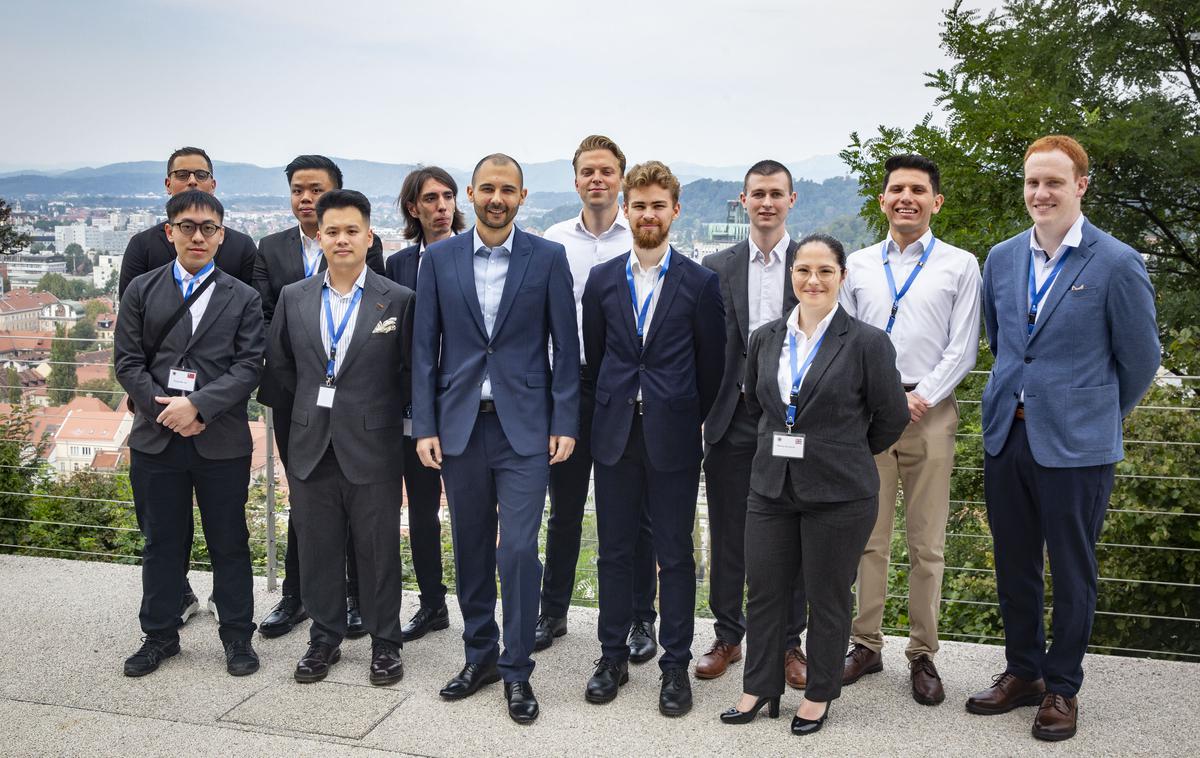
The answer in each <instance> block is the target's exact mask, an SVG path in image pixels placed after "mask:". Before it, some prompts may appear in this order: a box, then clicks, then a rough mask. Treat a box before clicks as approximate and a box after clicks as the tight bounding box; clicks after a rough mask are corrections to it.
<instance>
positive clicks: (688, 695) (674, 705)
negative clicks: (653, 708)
mask: <svg viewBox="0 0 1200 758" xmlns="http://www.w3.org/2000/svg"><path fill="white" fill-rule="evenodd" d="M690 710H692V682H691V680H690V679H689V678H688V670H687V669H686V668H677V669H667V670H666V671H664V672H663V673H662V690H661V691H660V692H659V693H658V712H659V713H661V714H662V715H664V716H672V717H674V716H682V715H684V714H686V713H687V712H688V711H690Z"/></svg>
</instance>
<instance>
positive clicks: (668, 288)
mask: <svg viewBox="0 0 1200 758" xmlns="http://www.w3.org/2000/svg"><path fill="white" fill-rule="evenodd" d="M632 254H633V253H632V252H631V253H630V255H632ZM670 256H671V257H670V260H669V261H668V263H667V273H666V274H665V275H663V278H662V281H660V282H659V283H658V286H660V287H662V294H660V295H659V296H658V302H657V303H656V304H655V305H654V318H653V319H651V320H650V328H649V330H647V332H646V338H645V341H644V342H643V343H642V350H643V351H644V350H645V349H646V348H648V347H650V341H651V340H652V339H654V335H656V334H658V332H659V328H660V327H661V326H662V323H663V321H664V320H666V318H667V314H668V313H670V312H671V302H672V301H673V300H674V299H675V293H676V292H678V291H679V283H680V281H681V280H682V279H683V272H681V271H680V270H679V251H677V250H676V249H675V248H673V247H672V248H670ZM630 302H631V303H632V302H633V301H630ZM633 333H634V335H635V337H636V335H637V324H636V323H635V324H634V331H633Z"/></svg>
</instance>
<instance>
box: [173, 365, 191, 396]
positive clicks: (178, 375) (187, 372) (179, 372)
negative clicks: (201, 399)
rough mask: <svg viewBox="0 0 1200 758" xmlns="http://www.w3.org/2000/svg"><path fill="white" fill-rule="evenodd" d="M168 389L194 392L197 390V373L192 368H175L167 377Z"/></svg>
mask: <svg viewBox="0 0 1200 758" xmlns="http://www.w3.org/2000/svg"><path fill="white" fill-rule="evenodd" d="M167 389H172V390H182V391H184V392H194V391H195V390H196V372H195V371H193V370H192V369H190V368H173V369H171V373H170V374H168V375H167Z"/></svg>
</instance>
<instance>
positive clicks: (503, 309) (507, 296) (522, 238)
mask: <svg viewBox="0 0 1200 758" xmlns="http://www.w3.org/2000/svg"><path fill="white" fill-rule="evenodd" d="M532 257H533V243H532V242H530V241H529V237H528V236H527V235H526V234H525V232H522V231H521V230H520V229H517V230H516V233H515V234H514V235H513V249H512V252H511V253H510V254H509V260H508V273H507V274H505V275H504V291H503V292H501V293H500V305H499V307H498V308H497V309H496V323H495V325H493V326H492V339H495V338H496V335H497V334H499V333H500V328H501V327H502V326H504V319H505V317H507V316H508V311H509V309H511V308H512V302H513V298H515V297H516V296H517V290H518V289H520V287H521V282H522V281H524V280H525V272H526V271H527V270H528V269H529V260H530V259H531V258H532Z"/></svg>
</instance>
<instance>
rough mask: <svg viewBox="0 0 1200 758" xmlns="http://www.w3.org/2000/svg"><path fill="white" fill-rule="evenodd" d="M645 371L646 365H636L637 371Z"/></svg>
mask: <svg viewBox="0 0 1200 758" xmlns="http://www.w3.org/2000/svg"><path fill="white" fill-rule="evenodd" d="M645 370H646V364H645V363H639V364H638V371H645Z"/></svg>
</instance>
